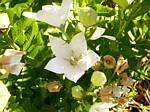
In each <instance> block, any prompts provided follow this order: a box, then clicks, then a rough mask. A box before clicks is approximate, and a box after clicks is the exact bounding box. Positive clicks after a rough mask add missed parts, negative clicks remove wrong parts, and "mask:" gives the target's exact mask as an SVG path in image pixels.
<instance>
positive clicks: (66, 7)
mask: <svg viewBox="0 0 150 112" xmlns="http://www.w3.org/2000/svg"><path fill="white" fill-rule="evenodd" d="M72 3H73V0H63V2H62V4H61V10H62V11H64V12H66V13H67V12H69V10H70V7H71V4H72Z"/></svg>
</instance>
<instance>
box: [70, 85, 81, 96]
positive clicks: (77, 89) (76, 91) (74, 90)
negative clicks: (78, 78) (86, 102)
mask: <svg viewBox="0 0 150 112" xmlns="http://www.w3.org/2000/svg"><path fill="white" fill-rule="evenodd" d="M82 92H83V89H82V87H81V86H79V85H77V86H74V87H72V97H74V98H76V99H81V98H82V96H83V94H82Z"/></svg>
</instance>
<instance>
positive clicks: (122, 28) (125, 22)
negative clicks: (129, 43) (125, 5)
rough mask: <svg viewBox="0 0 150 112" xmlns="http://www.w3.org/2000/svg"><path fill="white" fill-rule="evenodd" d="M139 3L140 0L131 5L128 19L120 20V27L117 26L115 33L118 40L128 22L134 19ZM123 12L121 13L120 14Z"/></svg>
mask: <svg viewBox="0 0 150 112" xmlns="http://www.w3.org/2000/svg"><path fill="white" fill-rule="evenodd" d="M139 4H140V2H137V3H136V4H134V5H133V7H132V11H131V13H130V15H129V17H128V20H125V21H122V23H121V25H120V28H119V32H118V33H117V36H116V37H117V38H118V40H120V39H121V38H122V36H121V33H122V32H123V31H124V30H125V28H126V27H127V26H128V25H129V24H130V22H131V21H132V19H134V17H135V14H136V13H137V12H138V11H139V10H140V8H139ZM122 14H123V13H121V16H123V15H122Z"/></svg>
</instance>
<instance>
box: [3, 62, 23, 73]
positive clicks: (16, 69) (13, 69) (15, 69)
mask: <svg viewBox="0 0 150 112" xmlns="http://www.w3.org/2000/svg"><path fill="white" fill-rule="evenodd" d="M24 65H25V64H24V63H17V64H9V65H3V68H4V69H6V71H8V72H9V73H11V74H16V75H18V74H19V73H20V72H21V70H22V67H23V66H24Z"/></svg>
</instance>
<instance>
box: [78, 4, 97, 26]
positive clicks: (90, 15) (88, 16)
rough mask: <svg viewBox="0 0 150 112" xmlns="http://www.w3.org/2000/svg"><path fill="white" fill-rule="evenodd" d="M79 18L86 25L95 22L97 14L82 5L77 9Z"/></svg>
mask: <svg viewBox="0 0 150 112" xmlns="http://www.w3.org/2000/svg"><path fill="white" fill-rule="evenodd" d="M78 15H79V20H80V22H81V23H82V24H83V25H85V26H86V27H89V26H92V25H94V24H96V20H97V14H96V11H95V10H94V9H92V8H90V7H84V8H81V9H80V10H79V13H78Z"/></svg>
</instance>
